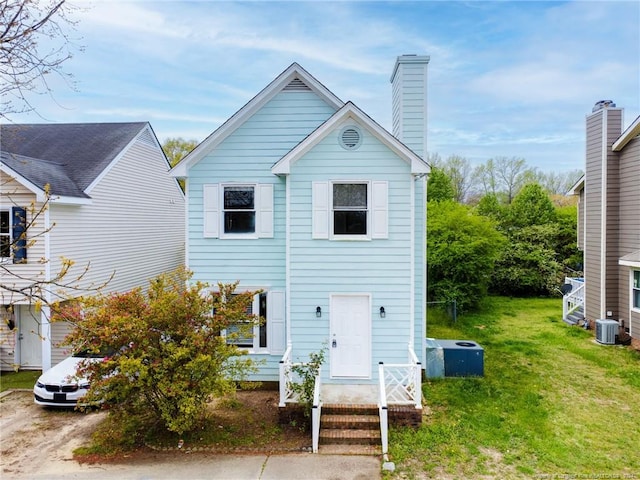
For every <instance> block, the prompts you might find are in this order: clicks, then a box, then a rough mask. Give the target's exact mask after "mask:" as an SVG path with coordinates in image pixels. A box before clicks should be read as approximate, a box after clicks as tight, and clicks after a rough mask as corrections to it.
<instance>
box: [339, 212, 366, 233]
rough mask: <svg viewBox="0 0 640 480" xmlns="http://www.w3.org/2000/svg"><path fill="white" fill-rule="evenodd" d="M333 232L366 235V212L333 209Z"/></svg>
mask: <svg viewBox="0 0 640 480" xmlns="http://www.w3.org/2000/svg"><path fill="white" fill-rule="evenodd" d="M333 233H334V234H335V235H366V234H367V212H366V211H365V212H362V211H351V210H347V211H340V210H339V211H335V212H334V213H333Z"/></svg>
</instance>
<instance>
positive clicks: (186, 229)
mask: <svg viewBox="0 0 640 480" xmlns="http://www.w3.org/2000/svg"><path fill="white" fill-rule="evenodd" d="M189 191H190V184H189V179H188V178H185V179H184V266H185V267H186V268H187V269H189V243H190V238H189V223H190V222H189V199H190V198H191V196H190V195H189Z"/></svg>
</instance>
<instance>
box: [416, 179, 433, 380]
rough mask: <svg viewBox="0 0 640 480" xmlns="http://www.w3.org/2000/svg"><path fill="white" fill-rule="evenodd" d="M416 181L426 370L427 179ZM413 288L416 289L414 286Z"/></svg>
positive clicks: (423, 347) (422, 336) (423, 358)
mask: <svg viewBox="0 0 640 480" xmlns="http://www.w3.org/2000/svg"><path fill="white" fill-rule="evenodd" d="M417 181H419V182H421V183H422V189H421V192H422V193H421V195H420V199H419V200H420V205H423V206H425V208H424V214H423V215H422V218H423V219H424V224H423V225H422V235H421V238H422V242H421V243H422V255H423V261H422V335H421V342H422V348H421V349H420V352H421V355H420V358H421V361H422V368H423V369H426V368H427V286H428V285H427V282H428V281H429V280H428V279H427V234H426V231H427V208H426V205H427V199H426V193H427V178H426V177H421V178H420V179H418V180H417ZM413 288H417V287H416V286H415V285H414V287H413Z"/></svg>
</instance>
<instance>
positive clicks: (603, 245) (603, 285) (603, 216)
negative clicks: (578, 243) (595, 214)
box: [585, 108, 608, 318]
mask: <svg viewBox="0 0 640 480" xmlns="http://www.w3.org/2000/svg"><path fill="white" fill-rule="evenodd" d="M607 122H608V115H607V109H606V108H605V109H603V110H602V145H601V148H602V158H601V164H602V167H601V170H600V174H601V178H600V189H601V191H600V198H601V200H602V203H601V205H600V318H607V305H606V304H607V127H608V125H607ZM585 217H586V215H585ZM585 235H586V231H585Z"/></svg>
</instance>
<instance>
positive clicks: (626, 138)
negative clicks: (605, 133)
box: [611, 115, 640, 152]
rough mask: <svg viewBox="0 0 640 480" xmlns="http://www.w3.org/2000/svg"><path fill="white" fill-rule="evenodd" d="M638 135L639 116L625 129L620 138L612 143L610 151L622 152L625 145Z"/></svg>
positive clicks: (639, 131)
mask: <svg viewBox="0 0 640 480" xmlns="http://www.w3.org/2000/svg"><path fill="white" fill-rule="evenodd" d="M638 135H640V115H639V116H638V117H637V118H636V119H635V120H634V122H633V123H632V124H631V125H630V126H629V128H627V129H626V130H625V131H624V132H623V133H622V135H620V137H618V139H617V140H616V141H615V142H614V143H613V145H612V146H611V149H612V150H613V151H614V152H619V151H620V150H622V149H623V148H624V147H625V146H626V145H627V143H629V142H630V141H631V140H633V139H634V138H636V137H637V136H638Z"/></svg>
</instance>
